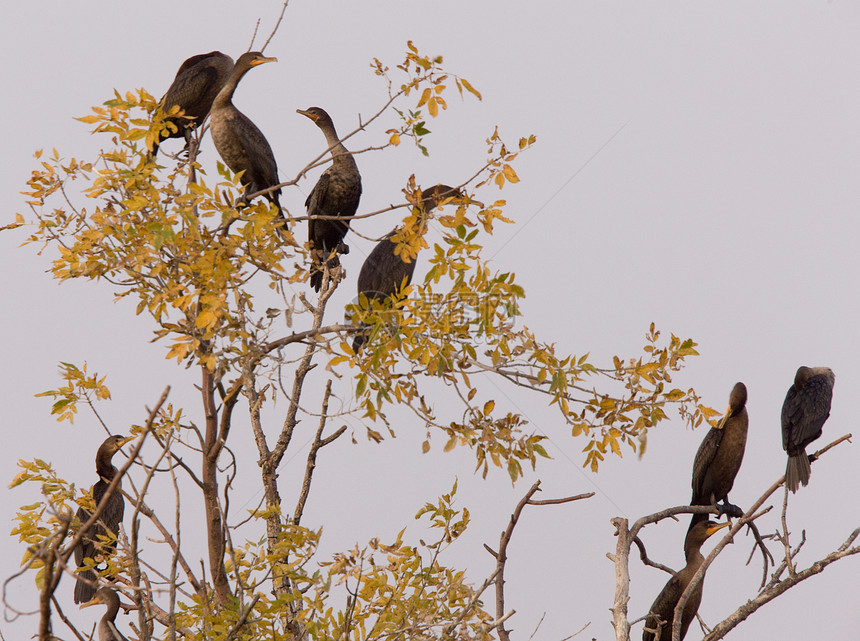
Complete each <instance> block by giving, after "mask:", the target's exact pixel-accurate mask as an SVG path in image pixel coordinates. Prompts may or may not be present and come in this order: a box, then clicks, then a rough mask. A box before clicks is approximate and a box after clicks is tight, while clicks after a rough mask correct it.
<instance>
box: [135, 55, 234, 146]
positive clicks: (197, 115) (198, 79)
mask: <svg viewBox="0 0 860 641" xmlns="http://www.w3.org/2000/svg"><path fill="white" fill-rule="evenodd" d="M232 69H233V59H232V58H231V57H230V56H228V55H225V54H223V53H221V52H220V51H210V52H209V53H201V54H199V55H196V56H192V57H190V58H189V59H188V60H186V61H185V62H183V63H182V66H181V67H179V71H177V72H176V77H175V78H174V79H173V84H171V85H170V87H169V88H168V89H167V93H165V94H164V96H162V98H161V100H160V101H159V103H158V107H159V109H161V111H162V112H163V113H166V112H169V111H170V110H171V109H172V108H173V107H179V108H180V109H182V111H183V112H184V114H183V116H181V117H176V116H168V117H167V118H165V119H164V122H165V125H166V124H167V123H172V124H173V126H174V127H176V131H170V129H168V128H167V127H166V126H165V128H164V129H163V130H162V131H161V133H160V134H159V136H158V138H157V139H156V140H155V142H154V143H153V144H152V146H151V148H150V153H151V154H152V155H153V156H155V154H157V153H158V146H159V145H160V144H161V142H162V141H164V140H167V139H168V138H185V149H186V150H187V149H188V146H189V145H190V144H191V134H192V132H193V131H194V129H195V128H196V127H198V126H200V123H202V122H203V119H204V118H206V116H208V115H209V110H210V109H211V108H212V101H213V100H215V96H217V95H218V92H219V91H221V87H223V86H224V83H225V82H227V77H228V76H229V75H230V71H231V70H232Z"/></svg>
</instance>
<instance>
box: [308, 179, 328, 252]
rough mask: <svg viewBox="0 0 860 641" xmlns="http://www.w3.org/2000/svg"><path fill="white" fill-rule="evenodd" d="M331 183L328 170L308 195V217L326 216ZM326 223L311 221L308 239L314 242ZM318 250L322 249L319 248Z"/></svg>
mask: <svg viewBox="0 0 860 641" xmlns="http://www.w3.org/2000/svg"><path fill="white" fill-rule="evenodd" d="M330 182H331V175H330V174H329V172H328V170H325V171H324V172H323V173H322V176H320V177H319V180H317V184H316V185H314V188H313V189H312V190H311V193H310V194H308V198H307V200H306V201H305V207H307V210H308V216H319V215H325V214H326V212H325V207H324V204H325V200H326V194H327V193H328V186H329V183H330ZM324 222H325V221H322V220H313V219H311V220H310V222H309V223H308V238H309V239H310V240H314V237H315V236H316V231H317V228H318V227H320V226H324V225H323V223H324ZM316 249H321V248H320V247H317V248H316Z"/></svg>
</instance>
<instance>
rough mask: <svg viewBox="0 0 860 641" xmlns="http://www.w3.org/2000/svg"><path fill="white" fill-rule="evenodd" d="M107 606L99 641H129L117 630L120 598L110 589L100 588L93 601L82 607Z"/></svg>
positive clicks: (100, 624) (100, 625)
mask: <svg viewBox="0 0 860 641" xmlns="http://www.w3.org/2000/svg"><path fill="white" fill-rule="evenodd" d="M99 604H101V605H106V606H107V612H105V615H104V616H103V617H102V618H101V621H99V626H98V633H99V641H128V639H126V638H125V637H124V636H123V635H122V634H121V633H120V631H119V630H117V629H116V615H117V613H118V612H119V597H118V596H117V595H116V592H114V591H113V590H111V589H110V588H99V590H98V592H96V593H95V596H94V597H93V598H92V600H90V601H87V602H86V603H84V604H83V605H82V606H81V607H82V608H88V607H90V606H91V605H99Z"/></svg>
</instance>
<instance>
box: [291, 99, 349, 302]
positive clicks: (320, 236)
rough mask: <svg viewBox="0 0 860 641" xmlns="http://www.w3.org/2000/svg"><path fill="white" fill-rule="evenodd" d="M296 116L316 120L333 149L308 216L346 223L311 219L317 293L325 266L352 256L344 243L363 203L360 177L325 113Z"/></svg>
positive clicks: (316, 109)
mask: <svg viewBox="0 0 860 641" xmlns="http://www.w3.org/2000/svg"><path fill="white" fill-rule="evenodd" d="M296 112H297V113H300V114H302V115H303V116H307V117H308V118H310V119H311V120H313V121H314V122H315V123H316V125H317V127H319V128H320V129H321V130H322V132H323V134H324V135H325V140H326V143H328V146H329V147H330V149H331V157H332V163H331V167H329V168H328V169H326V170H325V171H324V172H323V173H322V175H321V176H320V177H319V180H318V181H317V184H316V185H314V188H313V189H312V190H311V193H310V194H309V195H308V198H307V200H306V201H305V207H307V210H308V216H337V217H340V218H344V219H345V221H340V220H332V219H319V218H311V220H310V223H309V224H308V240H309V241H310V248H311V269H310V273H311V287H313V288H314V289H315V290H316V291H319V290H320V287H322V279H323V264H327V265H328V268H329V270H331V269H334V268H335V267H337V266H338V265H340V259H338V257H337V255H338V253H341V254H346V253H349V247H348V246H347V245H345V244H344V243H343V238H344V236H346V232H347V231H349V220H350V218H352V216H354V215H355V211H356V210H357V209H358V201H359V200H360V199H361V174H359V173H358V165H356V164H355V158H353V157H352V154H351V153H349V152H348V151H347V150H346V147H344V146H343V144H342V143H341V142H340V139H339V138H338V137H337V131H335V128H334V123H333V122H332V119H331V116H329V115H328V114H327V113H326V111H325V110H324V109H321V108H319V107H309V108H308V109H305V110H302V109H296Z"/></svg>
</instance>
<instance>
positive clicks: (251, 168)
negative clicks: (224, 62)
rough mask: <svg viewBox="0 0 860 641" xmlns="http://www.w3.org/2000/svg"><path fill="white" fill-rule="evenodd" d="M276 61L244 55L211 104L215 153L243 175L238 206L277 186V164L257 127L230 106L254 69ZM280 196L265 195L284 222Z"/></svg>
mask: <svg viewBox="0 0 860 641" xmlns="http://www.w3.org/2000/svg"><path fill="white" fill-rule="evenodd" d="M277 60H278V59H277V58H266V57H265V56H264V55H263V54H262V53H260V52H259V51H249V52H248V53H243V54H242V55H241V56H239V59H238V60H237V61H236V64H235V65H234V66H233V71H232V72H230V76H229V77H228V78H227V81H226V82H225V83H224V86H223V87H222V88H221V91H219V92H218V95H217V96H215V100H214V102H213V103H212V111H211V112H210V114H209V120H210V125H209V126H210V128H211V130H212V142H214V143H215V149H217V150H218V153H219V154H220V156H221V159H222V160H223V161H224V164H225V165H227V166H228V167H229V168H230V170H231V171H232V172H233V173H234V174H238V173H239V172H243V173H242V175H241V176H240V178H239V180H240V181H241V182H242V185H243V186H244V187H245V193H244V194H243V195H242V197H241V198H240V199H239V201H238V202H237V204H240V203H244V204H247V203H248V197H249V196H250V195H251V194H254V193H256V192H258V191H262V190H264V189H268V188H269V187H274V186H275V185H277V184H278V164H277V163H276V162H275V154H273V153H272V148H271V147H270V146H269V141H268V140H266V137H265V136H264V135H263V133H262V132H261V131H260V130H259V129H258V128H257V126H256V125H255V124H254V123H253V122H251V120H250V119H249V118H248V117H247V116H246V115H245V114H243V113H242V112H241V111H239V110H238V109H236V107H235V106H234V105H233V93H234V92H235V91H236V87H237V85H238V84H239V81H240V80H241V79H242V77H243V76H244V75H245V74H246V73H248V71H249V70H250V69H252V68H253V67H256V66H257V65H261V64H264V63H266V62H277ZM280 195H281V190H280V189H275V190H273V191H269V192H266V194H265V196H266V198H267V199H268V200H269V202H271V203H272V204H273V205H274V206H275V207H276V208H277V210H278V216H279V218H280V219H281V220H283V214H282V213H281V204H280ZM284 227H286V221H284Z"/></svg>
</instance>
